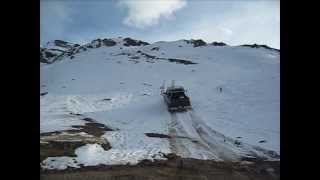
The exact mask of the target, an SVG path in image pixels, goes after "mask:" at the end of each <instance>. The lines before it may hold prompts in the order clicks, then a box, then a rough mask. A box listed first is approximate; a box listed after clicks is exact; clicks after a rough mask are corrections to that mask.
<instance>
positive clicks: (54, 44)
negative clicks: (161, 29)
mask: <svg viewBox="0 0 320 180" xmlns="http://www.w3.org/2000/svg"><path fill="white" fill-rule="evenodd" d="M179 41H182V42H184V43H185V44H187V45H190V46H191V47H193V48H199V47H210V46H212V47H219V46H220V47H221V46H229V45H227V44H226V43H224V42H216V41H214V42H212V43H207V42H205V41H203V40H202V39H191V40H179ZM156 43H170V42H166V41H159V42H156ZM154 44H155V43H153V44H150V43H148V42H145V41H141V40H136V39H132V38H129V37H127V38H122V37H118V38H104V39H100V38H98V39H95V40H92V41H91V42H90V43H87V44H84V45H79V44H76V43H70V42H66V41H63V40H54V41H50V42H48V43H47V44H45V45H44V46H40V63H44V64H51V63H53V62H55V61H59V60H61V59H63V58H64V57H68V58H70V59H73V58H74V56H75V55H76V54H79V53H81V52H85V51H87V50H90V49H93V48H101V47H115V46H117V47H118V48H119V49H120V50H121V49H125V48H128V47H133V46H135V47H139V46H141V47H142V46H152V47H151V50H159V47H154V46H153V45H154ZM178 47H179V48H183V46H182V45H178ZM240 47H249V48H264V49H268V50H271V51H276V52H280V50H279V49H275V48H271V47H269V46H267V45H258V44H244V45H240ZM142 55H144V56H148V55H146V54H143V53H142Z"/></svg>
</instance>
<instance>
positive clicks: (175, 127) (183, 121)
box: [169, 113, 221, 160]
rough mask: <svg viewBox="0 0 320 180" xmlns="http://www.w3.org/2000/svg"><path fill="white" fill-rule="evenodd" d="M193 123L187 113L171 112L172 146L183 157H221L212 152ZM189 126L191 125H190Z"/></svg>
mask: <svg viewBox="0 0 320 180" xmlns="http://www.w3.org/2000/svg"><path fill="white" fill-rule="evenodd" d="M190 125H191V119H190V117H189V116H188V114H186V113H171V124H170V126H169V134H170V136H171V137H172V138H170V148H171V151H172V152H173V153H175V154H178V155H180V156H182V157H193V158H198V159H215V160H221V159H219V158H218V157H217V156H216V155H215V154H213V153H212V152H211V149H210V147H209V146H208V145H207V144H206V143H205V142H203V140H202V139H200V138H199V136H198V135H197V133H196V132H195V130H194V128H193V127H192V126H190ZM188 126H189V127H188Z"/></svg>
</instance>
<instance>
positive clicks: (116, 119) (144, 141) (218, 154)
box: [40, 38, 280, 169]
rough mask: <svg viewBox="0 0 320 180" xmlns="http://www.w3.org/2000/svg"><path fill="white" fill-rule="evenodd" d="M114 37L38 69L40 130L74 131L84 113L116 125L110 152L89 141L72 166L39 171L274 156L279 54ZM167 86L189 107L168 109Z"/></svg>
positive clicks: (61, 163) (66, 160) (49, 164)
mask: <svg viewBox="0 0 320 180" xmlns="http://www.w3.org/2000/svg"><path fill="white" fill-rule="evenodd" d="M109 40H110V39H109ZM111 40H112V41H114V42H116V44H114V45H112V46H111V45H110V44H109V45H110V46H107V45H102V43H103V40H100V41H98V40H96V41H93V42H91V43H89V44H87V45H82V46H79V47H77V48H78V49H79V48H80V49H81V47H82V48H84V47H87V48H86V50H79V51H78V52H76V50H74V49H73V50H72V51H70V52H71V53H70V54H68V53H66V54H64V55H63V56H61V59H60V60H59V61H56V62H54V63H52V64H43V65H42V66H41V82H40V83H41V87H40V88H41V93H42V96H41V100H40V103H41V133H45V132H53V131H63V130H68V129H73V127H72V126H74V125H83V124H84V123H85V121H83V117H89V118H92V119H94V120H95V121H96V122H98V123H102V124H105V125H106V126H108V127H110V128H112V129H114V131H107V132H106V133H105V134H104V135H103V137H104V138H106V139H107V140H108V141H109V142H110V144H111V146H112V148H111V149H110V150H108V151H105V150H103V149H102V148H101V147H100V146H99V145H97V144H88V145H86V146H82V147H80V148H78V149H77V150H76V152H75V154H76V155H77V157H76V158H75V159H76V161H77V162H74V161H73V159H74V158H70V157H50V158H48V159H46V160H45V161H44V162H43V167H45V168H49V169H50V168H53V169H54V168H60V169H64V168H66V167H67V166H73V167H79V164H84V165H97V164H126V163H128V162H129V163H137V162H139V161H141V160H142V159H161V158H164V157H163V156H162V154H163V153H170V152H176V153H177V154H180V155H182V156H186V157H195V158H199V159H216V160H239V159H241V158H242V157H244V156H249V154H250V156H256V157H261V158H274V157H276V158H278V156H277V155H275V152H276V153H277V154H279V153H280V142H279V139H280V137H279V136H280V135H279V131H280V117H279V114H280V112H279V111H280V109H279V104H280V95H279V90H280V88H279V82H280V80H279V78H280V71H279V68H280V66H279V65H280V53H279V52H278V51H275V50H272V49H267V48H264V47H259V48H252V47H246V46H227V45H216V44H215V45H214V44H207V45H201V42H199V43H197V46H196V47H195V45H194V43H192V41H186V40H179V41H174V42H156V43H153V44H148V43H143V41H134V42H133V41H130V40H128V39H127V40H124V39H123V38H114V39H111ZM99 42H100V43H101V46H99V45H97V44H98V43H99ZM108 42H109V43H110V42H111V41H108ZM128 42H129V43H128ZM93 44H95V45H93ZM128 44H131V45H128ZM132 44H133V45H132ZM90 45H91V46H92V48H90V47H89V48H88V46H90ZM198 45H199V46H198ZM72 52H73V53H72ZM164 80H166V81H167V82H168V84H169V82H170V81H171V80H175V81H176V84H179V85H183V86H184V87H186V88H187V89H188V95H189V96H190V97H191V103H192V106H193V111H190V112H187V113H178V114H170V113H169V112H167V110H166V107H165V104H164V102H163V99H162V97H161V96H160V89H159V87H160V86H161V84H162V83H163V81H164ZM219 88H222V92H220V91H219V90H218V89H219ZM74 114H81V116H76V115H74ZM144 133H158V134H165V135H171V136H173V137H174V136H178V138H171V139H166V138H155V137H148V136H146V135H145V134H144ZM179 136H181V137H179ZM261 148H262V149H261ZM268 150H272V151H268ZM273 151H274V152H273ZM51 160H54V161H51Z"/></svg>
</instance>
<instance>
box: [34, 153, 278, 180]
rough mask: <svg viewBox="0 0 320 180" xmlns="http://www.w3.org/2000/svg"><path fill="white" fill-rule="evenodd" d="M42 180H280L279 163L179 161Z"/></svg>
mask: <svg viewBox="0 0 320 180" xmlns="http://www.w3.org/2000/svg"><path fill="white" fill-rule="evenodd" d="M40 179H42V180H59V179H61V180H87V179H90V180H140V179H141V180H210V179H214V180H220V179H221V180H253V179H261V180H276V179H280V162H279V161H257V162H242V163H239V162H237V163H231V162H229V163H228V162H216V161H211V160H197V159H191V158H180V157H177V156H175V155H170V156H169V157H168V160H158V161H155V162H151V161H148V160H145V161H142V162H140V163H139V164H137V165H117V166H111V165H109V166H107V165H100V166H94V167H83V168H79V169H73V168H68V169H66V170H62V171H58V170H43V171H41V172H40Z"/></svg>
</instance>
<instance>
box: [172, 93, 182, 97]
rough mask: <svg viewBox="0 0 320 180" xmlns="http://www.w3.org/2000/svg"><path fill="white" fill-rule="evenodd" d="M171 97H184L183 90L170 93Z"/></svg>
mask: <svg viewBox="0 0 320 180" xmlns="http://www.w3.org/2000/svg"><path fill="white" fill-rule="evenodd" d="M171 97H172V98H180V97H184V92H172V93H171Z"/></svg>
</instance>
